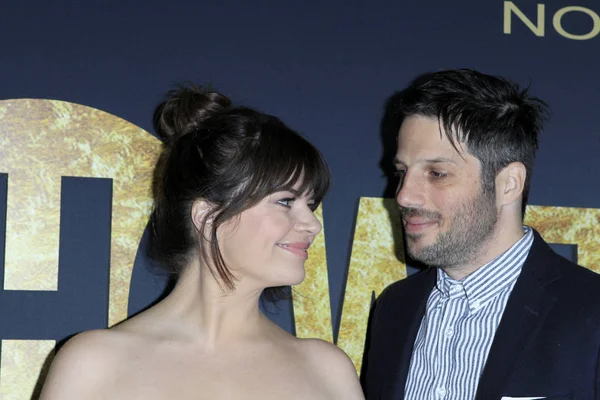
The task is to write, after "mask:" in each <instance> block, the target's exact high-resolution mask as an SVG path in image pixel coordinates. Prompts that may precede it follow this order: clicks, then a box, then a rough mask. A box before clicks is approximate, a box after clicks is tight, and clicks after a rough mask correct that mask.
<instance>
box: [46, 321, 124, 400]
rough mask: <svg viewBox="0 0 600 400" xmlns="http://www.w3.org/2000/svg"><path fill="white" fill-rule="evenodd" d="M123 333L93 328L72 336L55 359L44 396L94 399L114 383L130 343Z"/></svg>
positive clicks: (47, 378)
mask: <svg viewBox="0 0 600 400" xmlns="http://www.w3.org/2000/svg"><path fill="white" fill-rule="evenodd" d="M126 342H127V340H124V337H123V334H122V333H120V332H117V331H113V330H93V331H87V332H84V333H80V334H78V335H76V336H74V337H73V338H71V339H70V340H69V341H67V343H65V345H64V346H63V347H62V348H61V349H60V351H58V353H57V354H56V357H55V358H54V360H53V362H52V366H51V367H50V371H49V373H48V376H47V377H46V382H45V384H44V388H43V391H42V394H41V397H40V400H51V399H58V398H60V399H64V400H67V399H94V398H96V396H99V390H98V389H99V388H101V387H105V386H106V384H107V383H110V382H111V380H112V379H113V378H112V375H113V374H114V372H115V369H116V368H115V367H116V366H117V365H118V364H119V363H120V361H121V358H122V357H123V354H124V351H123V350H125V348H126V346H127V344H126Z"/></svg>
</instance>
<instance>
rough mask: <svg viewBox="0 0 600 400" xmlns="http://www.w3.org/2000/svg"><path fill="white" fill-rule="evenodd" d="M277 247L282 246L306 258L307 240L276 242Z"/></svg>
mask: <svg viewBox="0 0 600 400" xmlns="http://www.w3.org/2000/svg"><path fill="white" fill-rule="evenodd" d="M277 247H279V248H282V249H283V250H286V251H288V252H290V253H292V254H295V255H296V256H298V257H300V258H303V259H307V258H308V251H307V250H308V248H309V247H310V243H309V242H293V243H277Z"/></svg>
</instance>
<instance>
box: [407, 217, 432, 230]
mask: <svg viewBox="0 0 600 400" xmlns="http://www.w3.org/2000/svg"><path fill="white" fill-rule="evenodd" d="M435 224H437V221H435V220H430V219H423V218H404V228H405V229H406V231H409V232H418V231H421V230H423V229H426V228H429V227H430V226H432V225H435Z"/></svg>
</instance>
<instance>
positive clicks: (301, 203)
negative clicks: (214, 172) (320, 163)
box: [218, 185, 321, 289]
mask: <svg viewBox="0 0 600 400" xmlns="http://www.w3.org/2000/svg"><path fill="white" fill-rule="evenodd" d="M298 186H299V185H296V186H294V188H292V189H291V190H289V191H281V192H276V193H273V194H271V195H269V196H267V197H266V198H264V199H263V200H262V201H261V202H260V203H258V204H257V205H255V206H254V207H252V208H249V209H248V210H246V211H244V212H242V213H241V214H240V215H239V217H238V218H234V219H233V220H232V221H229V222H227V223H225V224H223V225H221V226H220V227H219V228H218V238H219V247H220V249H221V253H222V255H223V259H224V261H225V264H226V265H227V267H228V268H229V270H230V271H231V272H232V273H233V274H234V275H235V276H236V277H237V278H238V279H239V281H237V282H236V287H239V286H240V285H241V286H247V285H250V287H257V288H260V289H262V288H265V287H273V286H286V285H297V284H299V283H300V282H302V281H303V280H304V275H305V271H304V262H305V261H306V259H307V258H308V251H307V250H308V248H309V247H310V245H311V244H312V242H313V241H314V238H315V236H316V235H317V234H318V233H319V232H320V231H321V223H320V222H319V220H318V219H317V218H316V217H315V215H314V213H313V212H314V208H315V204H314V201H313V200H312V199H311V198H310V197H307V196H304V195H302V196H300V195H298V193H297V192H296V190H295V188H297V187H298Z"/></svg>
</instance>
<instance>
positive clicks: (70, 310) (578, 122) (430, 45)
mask: <svg viewBox="0 0 600 400" xmlns="http://www.w3.org/2000/svg"><path fill="white" fill-rule="evenodd" d="M540 1H541V0H540ZM540 4H541V3H540ZM543 4H544V7H543V10H542V12H541V13H540V14H539V15H538V13H539V12H540V7H539V6H538V3H537V2H536V1H531V0H515V1H513V2H505V1H502V0H489V1H480V0H458V1H451V2H448V1H442V0H423V1H399V0H396V1H371V2H368V3H367V2H363V1H351V0H329V1H326V2H306V1H302V2H300V1H283V2H282V1H258V0H253V1H227V0H225V1H182V0H172V1H169V2H165V1H161V2H158V1H153V0H145V1H133V0H132V1H114V2H109V1H102V2H101V1H58V2H54V1H40V0H32V1H28V2H16V1H13V2H5V4H3V5H2V9H1V10H0V37H2V45H1V46H0V75H1V76H2V78H1V79H0V82H2V83H1V84H0V87H1V89H0V97H1V98H2V99H17V98H42V99H57V100H64V101H69V102H73V103H78V104H83V105H86V106H89V107H93V108H96V109H100V110H104V111H106V112H108V113H111V114H114V115H116V116H119V117H121V118H123V119H125V120H127V121H130V122H131V123H133V124H135V125H137V126H139V127H141V128H143V129H145V130H147V131H149V132H152V111H153V110H154V107H155V106H156V105H157V104H158V102H159V101H160V100H161V98H162V96H163V95H164V93H165V92H166V90H168V89H170V88H172V87H173V85H174V84H175V83H178V82H182V81H192V82H197V83H200V84H204V83H209V82H210V83H212V84H213V85H214V86H215V87H216V88H217V89H219V90H220V91H222V92H224V93H226V94H228V95H230V96H231V97H232V98H233V99H234V101H235V102H237V103H242V104H247V105H250V106H252V107H256V108H258V109H261V110H263V111H265V112H268V113H271V114H274V115H277V116H279V117H280V118H282V119H283V120H284V121H285V122H286V123H287V124H289V125H290V126H291V127H293V128H294V129H296V130H298V131H300V132H301V133H303V134H304V135H305V136H306V137H307V138H308V139H309V140H310V141H312V142H313V143H314V144H315V145H316V146H317V147H318V148H319V149H320V150H321V151H322V152H323V154H324V156H325V158H326V160H327V161H328V163H329V165H330V167H331V170H332V174H333V186H332V189H331V192H330V194H329V195H328V196H327V198H326V200H325V202H324V206H323V214H324V218H325V225H326V237H325V238H326V243H327V263H328V269H329V287H330V295H331V304H332V318H333V321H334V322H333V324H334V337H335V335H336V332H337V329H338V326H339V319H340V308H341V303H342V299H343V295H344V293H343V291H344V287H345V282H346V275H347V269H348V264H349V258H350V250H351V242H352V234H353V227H354V223H355V218H356V212H357V207H358V201H359V198H360V197H382V196H383V195H384V191H385V188H386V185H387V183H388V182H387V178H386V176H385V175H384V174H383V172H382V170H381V168H380V161H381V157H382V154H383V148H382V143H381V139H380V124H381V120H382V117H383V108H384V104H385V101H386V99H387V98H388V97H389V96H390V95H392V94H393V92H394V91H395V90H398V89H401V88H403V87H405V86H406V85H407V84H408V83H409V81H410V80H411V79H412V78H414V77H416V76H417V75H419V74H421V73H423V72H427V71H433V70H438V69H445V68H455V67H470V68H476V69H479V70H482V71H484V72H487V73H492V74H500V75H503V76H506V77H508V78H511V79H513V80H515V81H517V82H519V83H522V84H525V85H529V84H530V85H531V87H532V91H533V93H534V94H536V95H537V96H539V97H541V98H542V99H544V100H546V101H547V102H548V103H549V105H550V107H551V110H552V118H551V120H550V122H549V123H548V125H547V128H546V129H545V131H544V133H543V136H542V137H541V145H540V146H541V147H540V151H539V155H538V160H537V164H536V167H535V171H534V176H533V182H532V188H531V195H530V204H534V205H552V206H566V207H585V208H600V187H599V185H598V172H597V171H598V170H600V158H599V157H598V156H597V155H598V151H599V150H600V132H598V128H597V126H598V122H597V113H598V111H597V110H598V109H599V108H600V97H599V96H598V93H599V85H600V83H599V80H598V71H599V70H600V51H599V50H600V35H598V30H600V19H598V14H600V5H599V4H598V2H595V1H591V0H581V1H579V0H578V2H576V3H575V2H573V0H546V1H545V2H544V3H543ZM573 6H577V7H580V8H575V9H572V8H569V9H567V10H565V7H573ZM510 7H513V10H514V8H517V9H518V10H519V11H520V12H522V13H523V14H524V15H525V16H526V17H528V18H529V19H530V20H531V22H532V23H533V24H537V28H536V29H538V31H537V33H538V34H537V35H536V34H535V33H534V32H533V31H532V29H531V28H530V27H527V25H526V23H524V22H523V19H522V18H519V17H518V16H517V13H516V12H515V11H511V12H510V13H509V17H508V18H509V19H510V21H512V24H511V29H510V33H505V30H506V26H505V25H506V24H507V18H506V12H505V11H506V9H507V8H510ZM582 9H583V10H582ZM560 10H563V11H562V13H563V14H562V15H561V14H560V13H561V11H560ZM586 10H587V11H586ZM557 12H558V17H556V15H557ZM540 15H542V16H544V17H545V18H544V23H543V26H542V24H541V23H540V22H541V20H539V19H538V18H539V17H540ZM594 16H595V17H594ZM557 18H558V25H557V23H556V19H557ZM542 27H543V35H540V33H541V31H540V29H542ZM557 27H558V28H557ZM586 35H587V37H588V38H586V37H585V36H586ZM577 37H578V38H577ZM582 37H583V38H584V39H583V40H580V39H581V38H582ZM0 172H4V171H0ZM6 182H7V175H6V174H0V243H4V229H3V226H4V224H5V210H6V201H5V200H6ZM62 190H63V194H62V200H61V201H62V203H63V204H62V207H61V209H62V210H68V211H65V212H63V214H61V242H60V246H61V248H60V255H61V261H60V270H59V291H58V292H56V293H52V292H19V291H7V290H4V291H0V338H1V339H54V340H60V339H62V338H64V337H66V336H67V335H70V334H73V333H76V332H79V331H82V330H84V329H90V328H95V327H103V326H104V325H105V324H106V313H107V310H106V302H107V290H108V289H107V288H108V278H107V277H108V275H107V273H108V272H107V271H108V251H107V249H108V248H109V240H110V231H109V230H110V225H109V220H110V202H111V189H110V184H108V183H107V182H106V180H97V179H83V178H64V180H63V189H62ZM75 215H78V216H81V215H88V217H87V218H88V220H86V222H85V225H81V223H77V224H73V223H70V221H72V219H73V218H74V217H73V216H75ZM78 221H79V220H78ZM3 255H4V246H0V260H2V259H3ZM147 263H148V262H147V260H146V259H145V257H144V256H143V255H141V253H140V254H139V255H138V259H137V261H136V265H135V269H134V278H133V281H132V289H131V297H130V311H131V312H134V311H137V310H139V309H140V308H142V307H143V306H145V305H147V304H148V303H149V302H150V301H152V299H154V298H155V297H156V296H157V294H158V293H159V292H160V290H161V288H162V286H161V285H163V283H162V282H163V281H162V280H156V279H155V278H152V277H150V275H149V274H148V273H147V271H146V268H145V266H146V264H147ZM75 265H77V266H78V268H77V269H75V268H71V267H70V266H75ZM2 271H3V270H2V269H0V274H2ZM81 282H88V284H89V287H88V286H85V285H83V286H82V284H81ZM73 298H77V302H76V303H73V301H71V300H72V299H73ZM69 299H70V300H69ZM281 318H282V319H281V320H280V322H281V324H282V325H284V326H287V327H288V328H289V329H291V327H290V326H291V325H290V324H291V320H290V319H289V318H287V317H285V316H283V317H281ZM286 318H287V319H286Z"/></svg>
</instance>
